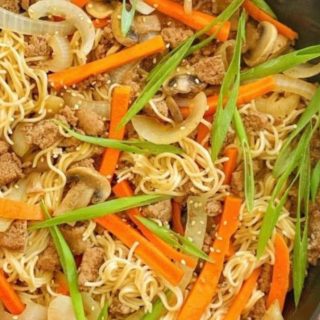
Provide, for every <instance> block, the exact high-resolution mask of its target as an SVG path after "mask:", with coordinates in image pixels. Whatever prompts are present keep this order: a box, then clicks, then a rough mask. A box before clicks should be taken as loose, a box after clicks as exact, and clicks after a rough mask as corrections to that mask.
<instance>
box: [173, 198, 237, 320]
mask: <svg viewBox="0 0 320 320" xmlns="http://www.w3.org/2000/svg"><path fill="white" fill-rule="evenodd" d="M240 207H241V199H238V198H234V197H231V196H228V197H226V199H225V204H224V210H223V214H222V217H221V222H220V225H219V229H218V233H217V236H216V239H215V241H214V243H213V246H212V248H213V250H212V252H210V255H209V257H210V259H211V260H212V262H206V263H205V265H204V267H203V269H202V271H201V273H200V275H199V277H198V279H197V280H196V282H195V284H194V286H193V288H192V289H191V291H190V293H189V295H188V296H187V299H186V301H185V303H184V305H183V306H182V309H181V311H180V314H179V315H178V320H186V319H188V320H199V319H200V318H201V316H202V314H203V313H204V312H205V310H206V309H207V307H208V305H209V304H210V302H211V300H212V298H213V297H214V296H215V294H216V291H217V285H218V282H219V279H220V276H221V273H222V271H223V265H224V261H225V257H226V254H227V252H228V249H229V246H230V239H231V237H232V235H233V234H234V233H235V232H236V230H237V228H238V217H239V212H240Z"/></svg>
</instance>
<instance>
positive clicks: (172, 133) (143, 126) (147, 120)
mask: <svg viewBox="0 0 320 320" xmlns="http://www.w3.org/2000/svg"><path fill="white" fill-rule="evenodd" d="M189 107H190V108H191V113H190V115H189V117H188V118H187V119H185V120H184V121H183V122H181V123H179V124H178V125H177V126H175V127H172V126H171V125H164V124H162V123H160V122H159V121H157V120H156V119H154V118H151V117H148V116H142V115H138V116H135V117H134V118H133V119H132V125H133V127H134V129H135V130H136V131H137V133H138V134H139V136H140V137H142V138H143V139H145V140H147V141H150V142H153V143H157V144H171V143H175V142H178V141H180V140H181V139H183V138H185V137H187V136H188V135H189V134H190V133H191V132H192V131H193V130H195V129H196V128H197V126H198V125H199V123H200V121H201V119H202V118H203V115H204V113H205V111H206V109H207V107H208V105H207V97H206V95H205V94H204V93H203V92H200V93H199V94H197V95H196V96H195V97H194V98H193V99H192V101H191V105H190V106H189Z"/></svg>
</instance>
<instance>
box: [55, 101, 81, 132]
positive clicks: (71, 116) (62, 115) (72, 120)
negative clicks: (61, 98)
mask: <svg viewBox="0 0 320 320" xmlns="http://www.w3.org/2000/svg"><path fill="white" fill-rule="evenodd" d="M57 117H58V118H59V119H60V120H63V121H65V122H67V123H69V124H70V125H72V126H73V127H75V126H76V125H77V123H78V118H77V117H76V112H75V111H74V110H73V109H71V108H70V106H65V107H64V108H63V109H61V110H60V112H59V114H58V116H57Z"/></svg>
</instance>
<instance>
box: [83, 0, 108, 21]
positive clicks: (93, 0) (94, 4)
mask: <svg viewBox="0 0 320 320" xmlns="http://www.w3.org/2000/svg"><path fill="white" fill-rule="evenodd" d="M86 11H87V12H88V13H89V14H90V15H91V16H92V17H94V18H97V19H104V18H107V17H109V16H111V14H112V11H113V8H112V6H111V4H110V3H107V2H105V1H98V0H90V1H89V2H88V3H87V4H86Z"/></svg>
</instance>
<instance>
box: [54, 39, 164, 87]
mask: <svg viewBox="0 0 320 320" xmlns="http://www.w3.org/2000/svg"><path fill="white" fill-rule="evenodd" d="M165 48H166V46H165V43H164V41H163V39H162V37H161V36H155V37H154V38H152V39H149V40H146V41H144V42H142V43H139V44H137V45H134V46H132V47H130V48H127V49H124V50H122V51H119V52H117V53H115V54H112V55H109V56H107V57H105V58H102V59H99V60H95V61H92V62H89V63H87V64H84V65H81V66H76V67H72V68H69V69H66V70H63V71H60V72H56V73H52V74H50V75H49V83H50V85H51V86H52V87H54V88H55V89H57V90H58V89H61V88H62V87H64V86H71V85H73V84H76V83H79V82H81V81H83V80H85V79H87V78H88V77H90V76H92V75H96V74H99V73H103V72H107V71H110V70H112V69H115V68H117V67H120V66H122V65H124V64H127V63H130V62H132V61H135V60H138V59H141V58H144V57H147V56H150V55H153V54H155V53H158V52H162V51H164V50H165Z"/></svg>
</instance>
